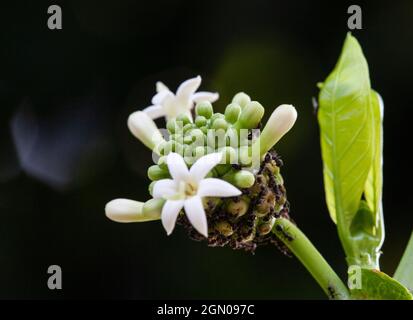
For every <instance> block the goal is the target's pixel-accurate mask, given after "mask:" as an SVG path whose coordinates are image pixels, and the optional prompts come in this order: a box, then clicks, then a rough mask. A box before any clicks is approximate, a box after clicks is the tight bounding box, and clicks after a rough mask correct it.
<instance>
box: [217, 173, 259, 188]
mask: <svg viewBox="0 0 413 320" xmlns="http://www.w3.org/2000/svg"><path fill="white" fill-rule="evenodd" d="M222 179H224V180H225V181H228V182H229V183H231V184H233V185H234V186H236V187H238V188H250V187H251V186H252V185H253V184H254V182H255V177H254V174H253V173H252V172H249V171H247V170H231V172H228V173H227V174H225V175H224V176H223V177H222Z"/></svg>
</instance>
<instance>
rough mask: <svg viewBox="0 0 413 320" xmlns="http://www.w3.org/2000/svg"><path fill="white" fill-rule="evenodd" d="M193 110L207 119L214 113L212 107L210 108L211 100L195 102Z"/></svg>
mask: <svg viewBox="0 0 413 320" xmlns="http://www.w3.org/2000/svg"><path fill="white" fill-rule="evenodd" d="M195 112H196V114H197V115H198V116H203V117H205V118H207V119H209V118H211V116H212V114H213V113H214V109H213V108H212V104H211V102H208V101H202V102H199V103H197V105H196V107H195Z"/></svg>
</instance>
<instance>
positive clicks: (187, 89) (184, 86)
mask: <svg viewBox="0 0 413 320" xmlns="http://www.w3.org/2000/svg"><path fill="white" fill-rule="evenodd" d="M201 81H202V79H201V77H200V76H197V77H195V78H192V79H188V80H186V81H184V82H182V83H181V85H180V86H179V87H178V90H176V96H177V97H179V98H180V99H184V100H186V99H189V98H190V97H191V96H192V95H193V94H194V93H195V91H196V90H197V89H198V88H199V86H200V85H201Z"/></svg>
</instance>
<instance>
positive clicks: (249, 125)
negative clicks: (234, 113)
mask: <svg viewBox="0 0 413 320" xmlns="http://www.w3.org/2000/svg"><path fill="white" fill-rule="evenodd" d="M264 111H265V110H264V107H263V106H262V105H261V104H260V103H259V102H257V101H251V102H249V103H248V104H247V105H246V106H245V107H244V109H243V110H242V111H241V115H240V117H239V119H238V121H237V123H235V127H236V128H237V129H254V128H257V127H258V125H259V124H260V121H261V119H262V117H263V116H264Z"/></svg>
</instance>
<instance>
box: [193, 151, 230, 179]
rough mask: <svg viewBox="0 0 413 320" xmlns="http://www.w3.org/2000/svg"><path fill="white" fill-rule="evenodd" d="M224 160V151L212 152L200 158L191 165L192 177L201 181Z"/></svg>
mask: <svg viewBox="0 0 413 320" xmlns="http://www.w3.org/2000/svg"><path fill="white" fill-rule="evenodd" d="M221 160H222V153H220V152H216V153H210V154H207V155H205V156H203V157H201V158H199V159H198V160H197V161H196V162H195V163H194V164H193V165H192V167H191V169H190V171H189V174H190V176H191V179H192V180H194V181H196V182H198V181H201V180H202V179H203V178H205V176H206V175H207V174H208V172H209V171H211V170H212V168H213V167H215V166H216V165H217V164H218V163H220V162H221Z"/></svg>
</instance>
